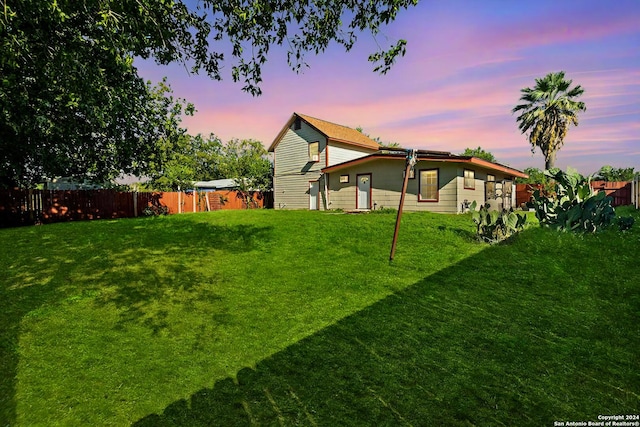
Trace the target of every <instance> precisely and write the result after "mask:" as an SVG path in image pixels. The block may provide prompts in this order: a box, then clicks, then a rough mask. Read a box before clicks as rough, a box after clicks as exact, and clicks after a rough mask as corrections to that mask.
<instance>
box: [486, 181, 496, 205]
mask: <svg viewBox="0 0 640 427" xmlns="http://www.w3.org/2000/svg"><path fill="white" fill-rule="evenodd" d="M485 189H486V194H485V199H486V200H491V199H495V198H496V177H495V175H487V183H486V186H485Z"/></svg>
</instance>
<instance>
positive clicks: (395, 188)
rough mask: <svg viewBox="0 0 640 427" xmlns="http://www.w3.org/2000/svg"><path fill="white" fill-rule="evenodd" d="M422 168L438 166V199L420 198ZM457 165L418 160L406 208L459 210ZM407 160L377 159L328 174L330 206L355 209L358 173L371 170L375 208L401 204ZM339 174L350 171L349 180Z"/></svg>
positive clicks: (394, 206)
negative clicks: (345, 180) (419, 188)
mask: <svg viewBox="0 0 640 427" xmlns="http://www.w3.org/2000/svg"><path fill="white" fill-rule="evenodd" d="M421 169H438V180H439V200H438V202H419V201H418V185H419V178H418V176H419V171H420V170H421ZM458 169H459V168H458V167H457V166H456V165H453V164H450V163H449V164H448V163H443V162H425V161H421V162H418V164H416V166H415V170H416V177H415V178H413V179H410V180H409V182H408V184H407V195H406V197H405V202H404V209H405V210H407V211H431V212H449V213H454V212H457V211H458V204H459V203H458V199H457V195H456V193H457V186H458ZM403 171H404V160H403V159H401V160H374V161H372V162H368V163H364V164H360V165H356V166H354V167H351V168H348V169H345V170H343V171H336V172H333V173H331V176H330V178H329V184H330V185H329V200H330V204H329V208H330V209H344V210H353V209H355V207H356V175H358V174H364V173H371V174H372V176H371V184H372V190H371V197H372V203H375V205H376V209H380V208H383V207H384V208H395V209H397V208H398V204H399V203H400V192H401V190H402V175H403ZM340 175H349V183H346V184H345V183H340Z"/></svg>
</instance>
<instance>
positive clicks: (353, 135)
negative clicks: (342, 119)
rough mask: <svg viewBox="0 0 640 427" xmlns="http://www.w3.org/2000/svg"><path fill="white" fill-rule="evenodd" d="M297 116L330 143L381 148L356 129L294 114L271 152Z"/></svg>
mask: <svg viewBox="0 0 640 427" xmlns="http://www.w3.org/2000/svg"><path fill="white" fill-rule="evenodd" d="M296 116H297V117H300V118H301V119H302V120H304V121H305V122H307V123H308V124H309V125H310V126H312V127H313V128H315V129H316V130H317V131H318V132H320V133H321V134H323V135H324V136H325V137H326V138H327V139H328V140H329V141H334V142H340V143H343V144H348V145H356V146H359V147H365V148H370V149H372V150H378V149H379V148H380V144H378V143H377V142H375V141H374V140H372V139H371V138H369V137H368V136H366V135H365V134H363V133H362V132H359V131H357V130H355V129H352V128H350V127H347V126H342V125H338V124H335V123H331V122H328V121H326V120H321V119H316V118H315V117H311V116H307V115H305V114H298V113H293V116H291V119H290V120H289V121H288V122H287V124H286V125H285V126H284V127H283V128H282V131H280V133H279V134H278V136H277V137H276V139H275V140H274V141H273V143H272V144H271V146H270V147H269V151H273V150H274V149H275V148H276V145H278V143H279V142H280V140H281V139H282V137H283V136H284V134H285V132H286V130H287V129H288V128H289V127H290V126H291V124H292V123H293V121H294V120H295V118H296Z"/></svg>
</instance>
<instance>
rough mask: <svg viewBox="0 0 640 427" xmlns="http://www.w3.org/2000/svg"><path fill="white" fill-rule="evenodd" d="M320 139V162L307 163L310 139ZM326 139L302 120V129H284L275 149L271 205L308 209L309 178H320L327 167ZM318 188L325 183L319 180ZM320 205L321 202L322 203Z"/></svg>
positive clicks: (276, 207)
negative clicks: (285, 130)
mask: <svg viewBox="0 0 640 427" xmlns="http://www.w3.org/2000/svg"><path fill="white" fill-rule="evenodd" d="M315 141H318V142H319V147H318V151H319V161H318V162H309V148H308V144H309V142H315ZM326 147H327V141H326V138H325V137H324V136H323V135H322V134H321V133H319V132H317V131H316V130H315V129H313V128H312V127H310V126H309V125H308V124H307V123H305V122H304V121H303V122H302V127H301V129H298V130H296V131H294V130H293V128H290V129H288V130H287V132H286V133H285V135H284V136H283V138H282V140H281V141H280V143H278V145H277V146H276V148H275V150H274V154H275V155H274V176H273V190H274V208H275V209H308V208H309V181H315V180H318V179H320V174H321V169H322V168H323V167H325V166H326V162H327V158H326V152H327V150H326ZM320 191H321V192H323V191H324V184H323V183H322V182H321V183H320ZM321 206H322V203H321Z"/></svg>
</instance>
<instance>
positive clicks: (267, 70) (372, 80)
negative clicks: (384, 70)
mask: <svg viewBox="0 0 640 427" xmlns="http://www.w3.org/2000/svg"><path fill="white" fill-rule="evenodd" d="M399 38H404V39H406V40H407V42H408V44H407V54H406V56H405V57H403V58H400V59H399V61H398V62H397V64H396V65H395V66H394V68H393V69H392V70H391V71H390V72H389V73H388V74H387V75H384V76H381V75H378V74H376V73H373V72H372V69H373V66H372V64H371V63H369V62H367V57H368V55H369V54H370V53H372V52H374V51H375V50H376V46H377V45H380V46H384V47H386V46H388V45H391V44H392V43H394V42H395V41H396V40H397V39H399ZM307 63H308V64H309V65H310V68H308V69H305V70H304V72H303V73H302V74H296V73H294V72H293V71H291V70H290V69H289V67H288V66H287V64H286V50H285V49H284V48H276V49H273V50H272V51H271V55H270V57H269V62H268V63H267V64H266V66H265V67H264V69H263V79H264V82H263V84H262V85H261V87H262V90H263V95H262V96H260V97H255V98H254V97H252V96H251V95H249V94H247V93H245V92H243V91H242V90H241V85H240V84H236V83H233V81H232V79H231V76H230V74H228V75H226V76H224V80H223V81H222V82H217V81H213V80H210V79H209V78H207V77H206V76H198V75H190V74H188V73H187V71H186V70H185V67H184V66H181V65H178V64H176V65H171V66H158V65H155V64H153V63H151V62H148V61H145V62H143V61H138V62H137V63H136V65H137V66H138V68H139V71H140V74H141V75H142V76H143V77H145V78H147V79H150V80H152V81H159V80H161V79H162V77H164V76H167V77H168V80H169V83H170V84H171V86H172V88H173V90H174V95H175V96H178V97H181V98H186V99H187V100H189V101H190V102H193V103H194V104H195V106H196V108H197V110H198V112H197V113H196V115H195V116H194V117H188V118H185V120H184V122H183V124H184V126H185V127H186V128H187V129H188V130H189V132H190V133H192V134H196V133H202V134H209V133H214V134H216V135H218V136H219V137H220V138H222V139H223V140H228V139H230V138H234V137H236V138H253V139H257V140H260V141H262V142H263V144H264V145H265V146H269V144H270V143H271V142H272V141H273V139H274V138H275V137H276V135H277V134H278V132H279V131H280V129H281V128H282V126H283V125H284V123H285V122H286V121H287V120H288V119H289V117H290V116H291V114H292V113H293V112H294V111H295V112H300V113H303V114H308V115H310V116H314V117H317V118H321V119H324V120H329V121H332V122H336V123H339V124H343V125H346V126H351V127H357V126H362V127H363V128H364V130H365V132H367V133H369V134H370V135H371V136H378V137H380V138H381V139H382V140H385V141H395V142H399V143H400V144H402V146H404V147H409V148H421V149H432V150H445V151H451V152H453V153H459V152H461V151H463V150H464V149H465V148H466V147H477V146H481V147H482V148H484V149H485V150H489V151H491V152H492V153H493V154H494V155H495V156H496V158H497V159H498V161H499V162H501V163H505V164H508V165H510V166H512V167H516V168H519V169H524V168H526V167H529V166H532V167H538V168H543V167H544V159H543V156H542V154H541V153H540V151H539V150H536V151H535V153H534V154H532V153H531V148H530V145H529V143H528V141H527V139H526V137H525V136H524V135H522V134H520V132H519V130H518V128H517V124H516V121H515V116H514V115H512V114H511V109H512V108H513V107H514V106H515V105H516V104H517V103H518V99H519V97H520V89H521V88H523V87H527V86H533V85H534V84H535V79H536V78H539V77H542V76H544V75H546V74H547V73H549V72H555V71H561V70H563V71H565V72H566V77H567V78H569V79H572V80H573V81H574V84H579V85H581V86H582V87H583V88H584V89H585V94H584V95H583V96H582V98H581V100H582V101H584V102H585V103H586V106H587V111H586V112H584V113H582V114H581V115H580V124H579V126H578V127H572V128H571V129H570V130H569V133H568V135H567V138H566V139H565V145H564V147H563V148H562V149H561V150H560V152H559V153H558V158H557V162H556V165H557V166H559V167H562V168H566V167H573V168H576V169H578V170H579V171H580V172H581V173H583V174H590V173H593V172H596V171H597V170H598V169H599V168H600V167H601V166H602V165H605V164H608V165H612V166H614V167H635V169H636V170H637V171H638V170H640V1H637V0H632V1H629V0H627V1H625V0H617V1H615V2H611V1H593V0H585V1H564V0H555V1H546V0H545V1H537V2H507V1H481V2H480V1H463V0H457V1H456V0H453V1H445V0H439V1H423V2H421V3H419V4H418V6H416V7H413V8H411V9H409V10H407V11H403V12H401V13H400V15H399V17H398V19H397V20H396V21H395V22H394V23H392V24H391V25H389V26H388V27H386V28H383V29H382V33H381V34H378V35H377V36H376V37H375V38H374V37H373V36H371V35H370V34H362V35H360V37H359V40H358V43H357V44H356V46H355V47H354V48H353V49H352V50H351V52H349V53H345V52H344V50H343V49H342V48H340V47H337V46H333V47H331V48H330V49H329V50H328V51H327V52H325V53H324V54H321V55H319V56H313V55H310V56H308V57H307ZM230 68H231V67H230V65H228V66H227V69H229V70H230ZM229 73H230V72H229Z"/></svg>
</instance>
